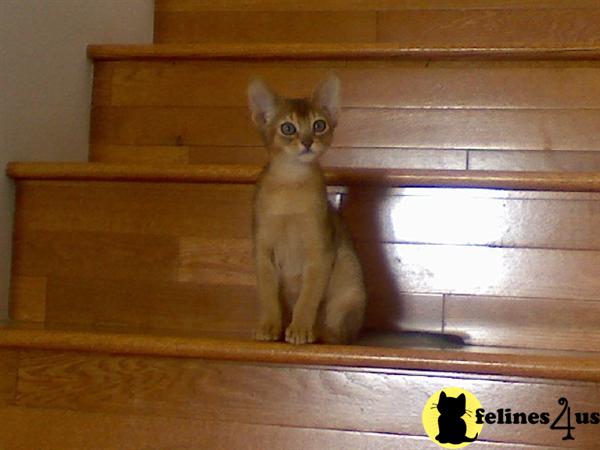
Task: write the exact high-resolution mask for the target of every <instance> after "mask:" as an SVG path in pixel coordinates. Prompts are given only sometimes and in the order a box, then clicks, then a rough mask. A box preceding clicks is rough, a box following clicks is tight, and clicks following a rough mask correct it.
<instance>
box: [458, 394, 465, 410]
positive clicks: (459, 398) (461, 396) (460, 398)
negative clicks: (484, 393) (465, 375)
mask: <svg viewBox="0 0 600 450" xmlns="http://www.w3.org/2000/svg"><path fill="white" fill-rule="evenodd" d="M458 401H459V402H460V403H461V405H462V407H463V408H464V407H465V405H466V404H467V397H465V394H464V393H463V394H460V395H459V396H458Z"/></svg>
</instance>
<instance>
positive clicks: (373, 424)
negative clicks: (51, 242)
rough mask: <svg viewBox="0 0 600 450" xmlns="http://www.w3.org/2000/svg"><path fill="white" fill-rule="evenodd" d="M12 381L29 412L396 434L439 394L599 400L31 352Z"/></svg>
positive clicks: (384, 377) (515, 429)
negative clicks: (61, 411)
mask: <svg viewBox="0 0 600 450" xmlns="http://www.w3.org/2000/svg"><path fill="white" fill-rule="evenodd" d="M19 379H20V381H19V386H18V397H17V405H18V406H26V407H28V408H40V407H43V408H61V409H69V410H76V411H87V412H106V413H111V414H116V413H118V414H145V415H160V416H165V417H181V418H187V419H209V420H215V419H216V420H220V421H237V422H239V421H241V422H252V423H255V424H265V425H271V424H273V425H282V426H293V427H313V428H314V427H320V428H327V429H333V430H356V431H359V432H360V431H364V432H384V433H394V434H411V433H414V432H415V430H421V427H422V425H421V411H422V408H423V405H424V404H425V403H426V400H427V399H428V397H429V396H430V395H432V394H433V393H435V392H437V391H438V390H440V389H442V388H444V387H446V386H456V387H462V388H465V389H468V390H469V391H470V392H472V393H473V394H475V396H476V397H477V398H478V399H479V401H480V402H481V403H482V404H483V405H485V407H486V408H487V409H488V410H490V411H495V410H496V409H498V408H502V407H504V408H506V407H511V408H512V409H513V410H515V411H517V410H518V411H549V412H551V414H552V415H553V416H556V415H557V414H558V413H559V412H560V410H561V409H562V408H561V407H560V406H559V405H558V404H557V400H558V398H559V397H563V396H564V397H567V398H568V399H569V402H570V405H571V406H572V407H573V408H574V409H576V410H578V411H594V410H595V408H596V407H597V405H598V402H599V401H600V398H599V395H600V394H599V392H600V391H599V390H598V387H597V385H596V384H592V383H542V382H540V381H539V380H533V379H528V380H527V379H512V380H510V382H507V381H508V380H506V379H500V380H485V379H475V378H461V377H457V376H456V375H455V374H443V373H438V374H437V375H436V376H424V375H418V374H407V373H403V372H399V371H390V372H387V373H381V372H367V371H362V372H360V371H354V370H351V369H350V370H328V369H323V368H308V367H307V368H292V367H286V366H261V365H245V364H231V363H226V362H218V361H200V360H181V359H167V358H163V359H157V358H140V357H125V356H123V357H120V356H108V355H85V354H77V353H62V354H61V353H50V352H38V351H27V352H24V354H23V357H22V360H21V368H20V371H19ZM107 379H109V380H112V382H111V383H107V382H106V380H107ZM241 380H243V382H241ZM57 393H60V394H59V395H57ZM399 403H402V405H403V407H402V408H398V404H399ZM596 428H597V427H593V426H588V427H583V426H581V427H578V428H577V430H575V432H574V433H575V435H576V439H577V440H576V441H574V442H573V441H570V442H569V441H561V437H562V432H560V431H555V432H550V431H549V430H547V429H546V427H532V426H530V425H512V426H510V427H500V426H496V427H494V426H484V428H483V430H482V433H481V439H482V440H491V441H496V442H498V441H500V442H502V441H506V440H511V441H515V442H518V443H535V444H538V445H570V446H574V447H576V448H582V447H583V448H586V447H588V446H590V445H593V443H595V442H596V441H597V438H598V430H597V429H596Z"/></svg>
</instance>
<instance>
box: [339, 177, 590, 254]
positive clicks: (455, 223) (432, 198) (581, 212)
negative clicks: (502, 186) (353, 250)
mask: <svg viewBox="0 0 600 450" xmlns="http://www.w3.org/2000/svg"><path fill="white" fill-rule="evenodd" d="M342 212H343V215H344V216H345V218H346V222H347V224H348V226H349V228H350V230H351V232H352V234H353V236H354V238H355V239H358V240H367V241H371V242H372V241H376V242H405V243H406V242H412V243H427V244H459V245H485V246H492V247H529V248H554V249H580V250H600V231H599V230H600V196H598V197H594V198H590V197H587V198H585V199H583V198H582V199H579V200H575V199H573V198H570V197H569V196H568V194H564V196H563V197H562V198H561V197H556V196H555V197H554V198H551V199H550V198H546V199H544V198H527V197H521V198H519V197H517V196H516V195H515V196H514V197H512V198H506V197H504V196H502V195H498V194H497V193H495V192H493V191H478V190H468V189H467V190H465V189H428V190H420V191H417V192H413V193H412V194H411V192H410V191H409V192H406V193H402V192H395V193H394V191H393V190H392V191H386V190H385V189H376V188H374V189H359V188H354V189H352V188H350V189H349V191H348V194H346V195H345V196H344V200H343V208H342ZM442 222H443V225H442Z"/></svg>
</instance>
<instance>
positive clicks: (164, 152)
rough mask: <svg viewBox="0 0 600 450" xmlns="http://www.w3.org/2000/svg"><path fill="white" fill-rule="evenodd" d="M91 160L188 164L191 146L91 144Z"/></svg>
mask: <svg viewBox="0 0 600 450" xmlns="http://www.w3.org/2000/svg"><path fill="white" fill-rule="evenodd" d="M89 159H90V161H95V162H105V163H136V164H187V163H189V162H191V161H190V148H189V147H181V146H162V147H161V146H148V145H145V146H135V145H91V146H90V155H89Z"/></svg>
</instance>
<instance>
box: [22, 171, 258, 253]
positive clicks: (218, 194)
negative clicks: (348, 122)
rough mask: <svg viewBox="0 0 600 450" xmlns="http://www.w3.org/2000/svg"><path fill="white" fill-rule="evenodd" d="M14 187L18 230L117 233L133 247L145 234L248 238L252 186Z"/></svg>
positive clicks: (50, 184) (45, 184)
mask: <svg viewBox="0 0 600 450" xmlns="http://www.w3.org/2000/svg"><path fill="white" fill-rule="evenodd" d="M159 170H160V168H159ZM19 189H20V190H21V191H22V202H21V203H20V205H19V215H20V216H22V217H23V220H22V221H21V222H20V223H22V229H23V230H31V231H34V230H39V231H44V232H52V231H56V232H62V231H68V232H72V231H81V232H99V233H116V234H122V242H123V245H126V243H127V241H128V239H129V238H130V237H131V241H130V242H131V246H132V248H133V247H134V246H135V242H140V245H142V246H143V245H144V244H148V243H149V242H148V241H149V240H151V239H152V238H151V237H150V238H146V242H144V237H143V236H144V235H151V236H152V235H170V236H188V237H192V236H196V237H205V238H208V239H210V238H214V237H215V236H222V237H223V238H225V237H230V238H249V237H250V228H251V226H250V225H251V221H250V211H251V205H252V195H253V194H252V193H253V187H252V186H243V185H231V184H221V185H211V184H206V185H203V184H187V183H183V184H180V185H178V184H157V183H125V184H123V183H118V182H114V183H112V182H108V183H107V182H92V183H83V184H82V183H81V182H62V183H53V182H44V181H41V182H31V183H25V184H23V185H22V186H20V188H19ZM216 199H218V200H219V201H215V200H216ZM91 205H93V206H94V209H93V210H89V209H88V211H91V212H92V213H90V214H82V209H81V208H83V210H86V209H87V208H88V207H89V206H91ZM77 206H79V207H77ZM224 218H226V219H227V220H223V219H224ZM130 235H131V236H130ZM134 235H135V236H134ZM111 237H112V236H111V235H108V236H107V239H110V238H111ZM66 238H68V236H65V239H66ZM81 240H82V241H85V240H84V239H81ZM136 240H137V241H136ZM159 240H160V239H159ZM90 245H94V244H93V243H90ZM96 245H100V244H96ZM166 245H167V246H169V245H170V244H168V243H167V244H166ZM175 245H177V243H175ZM165 248H166V247H165ZM65 251H68V249H65ZM132 251H133V250H132ZM173 254H174V253H173ZM163 256H166V255H165V254H163Z"/></svg>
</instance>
